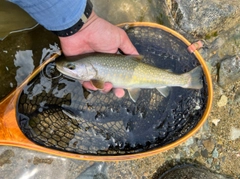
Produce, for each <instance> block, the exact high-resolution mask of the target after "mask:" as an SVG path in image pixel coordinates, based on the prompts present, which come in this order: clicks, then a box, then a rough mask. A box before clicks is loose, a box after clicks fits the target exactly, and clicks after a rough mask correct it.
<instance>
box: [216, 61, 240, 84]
mask: <svg viewBox="0 0 240 179" xmlns="http://www.w3.org/2000/svg"><path fill="white" fill-rule="evenodd" d="M239 79H240V58H239V57H238V56H235V57H232V58H229V59H226V60H224V61H222V63H221V64H220V69H219V81H218V83H219V85H220V86H222V87H227V86H228V85H230V84H232V83H234V82H236V81H237V80H239Z"/></svg>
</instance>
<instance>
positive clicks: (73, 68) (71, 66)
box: [66, 63, 76, 70]
mask: <svg viewBox="0 0 240 179" xmlns="http://www.w3.org/2000/svg"><path fill="white" fill-rule="evenodd" d="M66 66H67V68H68V69H70V70H75V69H76V66H75V65H74V64H73V63H68V64H67V65H66Z"/></svg>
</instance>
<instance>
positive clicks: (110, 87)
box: [102, 82, 113, 93]
mask: <svg viewBox="0 0 240 179" xmlns="http://www.w3.org/2000/svg"><path fill="white" fill-rule="evenodd" d="M112 87H113V86H112V83H110V82H106V83H104V89H103V90H102V92H103V93H108V92H109V91H110V90H111V89H112Z"/></svg>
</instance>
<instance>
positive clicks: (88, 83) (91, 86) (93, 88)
mask: <svg viewBox="0 0 240 179" xmlns="http://www.w3.org/2000/svg"><path fill="white" fill-rule="evenodd" d="M82 85H83V86H84V88H87V89H90V90H98V89H97V88H96V87H95V86H93V84H92V83H91V82H89V81H84V82H83V83H82Z"/></svg>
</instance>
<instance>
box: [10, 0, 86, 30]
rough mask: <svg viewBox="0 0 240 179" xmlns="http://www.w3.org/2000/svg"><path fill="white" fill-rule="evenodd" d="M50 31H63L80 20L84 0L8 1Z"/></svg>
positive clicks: (83, 8) (84, 4) (84, 3)
mask: <svg viewBox="0 0 240 179" xmlns="http://www.w3.org/2000/svg"><path fill="white" fill-rule="evenodd" d="M10 2H12V3H14V4H17V5H18V6H19V7H21V8H22V9H24V10H25V11H26V12H27V13H28V14H29V15H31V16H32V17H33V18H34V19H35V20H36V21H37V22H38V23H39V24H41V25H42V26H44V27H45V28H46V29H48V30H50V31H61V30H65V29H67V28H69V27H71V26H73V25H74V24H76V23H77V22H78V21H79V19H80V18H81V16H82V14H83V12H84V10H85V7H86V0H60V1H59V0H10Z"/></svg>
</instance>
